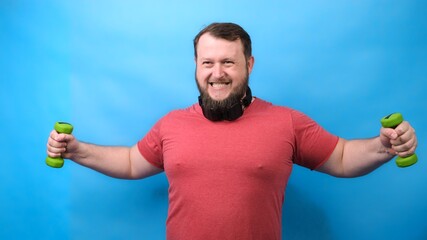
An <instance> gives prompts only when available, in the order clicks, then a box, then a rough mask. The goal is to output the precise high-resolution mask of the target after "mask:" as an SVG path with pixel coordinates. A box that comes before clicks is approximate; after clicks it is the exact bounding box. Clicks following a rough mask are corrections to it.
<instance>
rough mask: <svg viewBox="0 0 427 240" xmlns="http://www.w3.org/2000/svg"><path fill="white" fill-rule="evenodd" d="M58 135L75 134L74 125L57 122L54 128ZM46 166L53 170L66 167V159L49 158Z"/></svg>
mask: <svg viewBox="0 0 427 240" xmlns="http://www.w3.org/2000/svg"><path fill="white" fill-rule="evenodd" d="M53 128H54V129H55V131H57V132H58V133H66V134H71V133H72V132H73V125H71V124H69V123H66V122H56V123H55V125H54V126H53ZM46 164H47V165H48V166H50V167H53V168H62V166H64V159H63V158H62V157H49V156H48V157H47V158H46Z"/></svg>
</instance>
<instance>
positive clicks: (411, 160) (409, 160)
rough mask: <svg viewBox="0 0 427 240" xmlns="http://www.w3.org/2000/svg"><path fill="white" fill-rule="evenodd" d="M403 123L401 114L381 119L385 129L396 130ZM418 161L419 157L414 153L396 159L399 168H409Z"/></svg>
mask: <svg viewBox="0 0 427 240" xmlns="http://www.w3.org/2000/svg"><path fill="white" fill-rule="evenodd" d="M402 122H403V116H402V114H400V113H392V114H390V115H388V116H385V117H383V118H382V119H381V125H382V126H383V127H385V128H396V127H397V126H398V125H399V124H400V123H402ZM417 161H418V157H417V155H416V154H415V153H414V154H412V155H410V156H407V157H400V156H398V157H397V158H396V165H397V166H398V167H409V166H411V165H414V164H415V163H416V162H417Z"/></svg>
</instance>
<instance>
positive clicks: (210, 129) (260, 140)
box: [162, 121, 295, 182]
mask: <svg viewBox="0 0 427 240" xmlns="http://www.w3.org/2000/svg"><path fill="white" fill-rule="evenodd" d="M169 129H170V130H168V132H165V133H164V134H163V139H162V148H163V157H164V167H165V172H166V175H167V176H168V178H177V177H185V176H194V175H195V174H197V175H202V176H203V174H207V175H213V176H215V175H216V176H224V175H227V176H230V175H231V176H233V175H236V176H238V177H239V179H243V180H244V179H251V180H253V179H259V180H261V181H263V180H265V181H271V180H278V181H280V182H283V179H284V177H285V176H288V175H289V174H290V170H291V168H292V159H293V153H294V150H295V149H294V140H293V139H294V136H293V134H292V130H291V129H290V128H289V127H287V126H286V125H284V124H278V123H274V122H273V123H268V124H265V123H264V122H262V121H259V122H258V121H250V122H249V121H248V122H247V123H245V122H243V123H239V124H232V123H227V122H225V123H218V124H205V123H204V122H202V121H201V122H200V123H199V122H195V123H194V122H193V123H192V124H184V125H180V126H174V127H173V128H169Z"/></svg>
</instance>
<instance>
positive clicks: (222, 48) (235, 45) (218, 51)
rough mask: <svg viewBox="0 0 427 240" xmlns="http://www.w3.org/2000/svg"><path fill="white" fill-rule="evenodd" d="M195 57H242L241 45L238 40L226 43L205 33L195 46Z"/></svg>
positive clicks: (224, 40) (226, 41)
mask: <svg viewBox="0 0 427 240" xmlns="http://www.w3.org/2000/svg"><path fill="white" fill-rule="evenodd" d="M197 56H198V57H201V58H212V57H244V54H243V44H242V41H241V40H240V39H236V40H235V41H228V40H226V39H222V38H217V37H214V36H212V35H211V34H209V33H206V34H203V35H202V36H201V37H200V39H199V42H198V44H197Z"/></svg>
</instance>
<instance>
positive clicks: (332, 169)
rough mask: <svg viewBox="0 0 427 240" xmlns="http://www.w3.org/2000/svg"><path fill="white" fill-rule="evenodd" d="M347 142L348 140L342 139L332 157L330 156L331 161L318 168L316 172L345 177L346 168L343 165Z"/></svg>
mask: <svg viewBox="0 0 427 240" xmlns="http://www.w3.org/2000/svg"><path fill="white" fill-rule="evenodd" d="M345 142H346V140H344V139H342V138H340V139H339V140H338V143H337V145H336V146H335V148H334V150H333V152H332V154H331V156H329V159H328V160H327V161H326V162H325V163H324V164H322V165H321V166H320V167H318V168H316V171H319V172H323V173H327V174H329V175H332V176H337V177H343V176H344V168H343V164H342V163H343V153H344V145H345Z"/></svg>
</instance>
